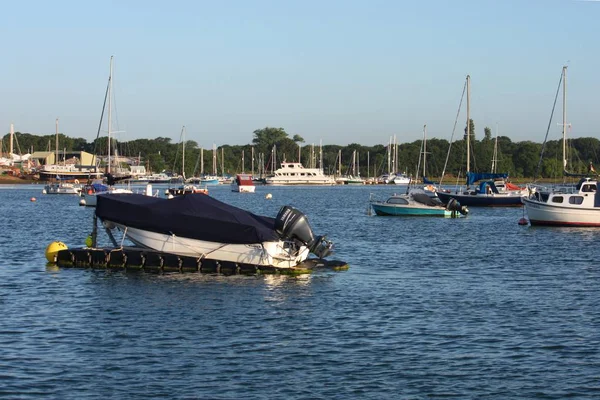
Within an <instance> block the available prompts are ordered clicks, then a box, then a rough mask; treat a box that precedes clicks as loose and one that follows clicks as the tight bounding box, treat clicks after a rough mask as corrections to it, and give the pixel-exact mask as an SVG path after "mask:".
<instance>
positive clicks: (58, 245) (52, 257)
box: [46, 242, 68, 263]
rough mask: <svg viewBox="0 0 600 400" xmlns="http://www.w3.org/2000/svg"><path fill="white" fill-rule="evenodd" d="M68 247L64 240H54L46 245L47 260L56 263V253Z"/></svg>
mask: <svg viewBox="0 0 600 400" xmlns="http://www.w3.org/2000/svg"><path fill="white" fill-rule="evenodd" d="M66 249H68V247H67V245H66V244H64V243H63V242H52V243H50V244H49V245H48V247H46V260H48V262H51V263H54V262H56V255H57V254H58V252H59V251H61V250H66Z"/></svg>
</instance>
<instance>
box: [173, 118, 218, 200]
mask: <svg viewBox="0 0 600 400" xmlns="http://www.w3.org/2000/svg"><path fill="white" fill-rule="evenodd" d="M181 153H182V155H181V176H182V178H183V182H186V179H185V125H184V126H183V127H182V128H181ZM165 194H166V195H167V196H168V197H169V198H172V197H174V196H182V195H186V194H208V189H206V187H204V188H201V187H197V186H195V185H193V184H190V183H184V184H183V185H180V186H177V187H170V188H168V189H167V190H166V191H165Z"/></svg>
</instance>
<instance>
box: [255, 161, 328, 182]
mask: <svg viewBox="0 0 600 400" xmlns="http://www.w3.org/2000/svg"><path fill="white" fill-rule="evenodd" d="M266 183H267V184H268V185H335V183H336V182H335V179H334V178H333V177H331V176H328V175H325V174H324V173H323V170H322V169H320V168H304V167H303V166H302V164H301V163H297V162H282V163H281V168H279V169H276V170H275V174H274V175H273V176H271V177H269V178H267V180H266Z"/></svg>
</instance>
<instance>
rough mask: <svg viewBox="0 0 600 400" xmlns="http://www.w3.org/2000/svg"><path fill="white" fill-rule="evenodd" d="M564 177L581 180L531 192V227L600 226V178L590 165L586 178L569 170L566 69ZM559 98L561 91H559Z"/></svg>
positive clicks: (564, 74)
mask: <svg viewBox="0 0 600 400" xmlns="http://www.w3.org/2000/svg"><path fill="white" fill-rule="evenodd" d="M561 79H562V83H563V123H562V136H563V138H562V140H563V166H564V170H563V174H564V175H565V176H567V177H568V176H571V177H579V178H580V179H579V182H578V183H577V185H575V186H574V187H559V188H553V189H552V190H550V191H547V192H546V191H540V190H539V189H537V188H534V187H532V190H531V193H530V195H529V196H528V197H527V198H524V199H523V204H524V206H525V210H526V212H527V216H528V217H529V223H530V224H531V225H548V226H580V227H600V193H598V178H597V174H596V172H595V170H594V167H593V165H592V164H591V163H590V165H589V167H588V174H586V175H584V176H582V175H579V174H573V173H570V172H568V171H567V164H568V162H567V154H566V141H567V126H568V125H569V124H568V123H567V105H566V104H567V97H566V85H567V67H566V66H565V67H563V70H562V74H561ZM557 95H558V92H557Z"/></svg>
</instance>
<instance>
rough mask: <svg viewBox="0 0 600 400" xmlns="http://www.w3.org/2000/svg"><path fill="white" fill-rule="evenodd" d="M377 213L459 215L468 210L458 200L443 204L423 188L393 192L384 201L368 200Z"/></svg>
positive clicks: (428, 215)
mask: <svg viewBox="0 0 600 400" xmlns="http://www.w3.org/2000/svg"><path fill="white" fill-rule="evenodd" d="M369 202H370V203H371V207H373V210H374V211H375V214H377V215H387V216H419V217H452V218H455V217H460V216H464V215H467V213H468V212H469V210H468V209H467V208H466V207H464V206H461V205H460V203H459V202H458V201H451V202H449V203H448V204H447V205H444V204H443V203H442V202H440V201H439V199H437V198H431V197H430V196H428V195H427V194H426V193H425V192H424V191H423V190H419V189H412V190H410V191H409V192H408V193H407V194H394V195H393V196H391V197H389V198H388V199H387V200H386V201H374V200H373V199H372V198H371V199H370V200H369Z"/></svg>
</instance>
